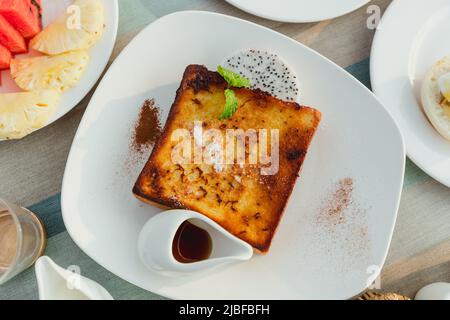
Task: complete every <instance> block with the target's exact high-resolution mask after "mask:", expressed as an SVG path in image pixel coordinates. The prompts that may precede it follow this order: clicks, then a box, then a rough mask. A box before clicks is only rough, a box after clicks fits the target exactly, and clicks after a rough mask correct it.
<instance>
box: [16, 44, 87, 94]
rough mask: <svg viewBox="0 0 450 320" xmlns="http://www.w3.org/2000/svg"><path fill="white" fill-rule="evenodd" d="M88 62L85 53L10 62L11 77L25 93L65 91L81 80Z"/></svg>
mask: <svg viewBox="0 0 450 320" xmlns="http://www.w3.org/2000/svg"><path fill="white" fill-rule="evenodd" d="M88 62H89V54H88V53H87V52H86V51H73V52H68V53H63V54H60V55H57V56H42V57H34V58H26V59H13V60H12V61H11V76H12V77H13V79H14V81H15V82H16V83H17V85H18V86H19V87H20V88H21V89H23V90H25V91H34V90H46V89H52V90H58V91H65V90H67V89H69V88H72V87H73V86H75V85H76V84H77V83H78V81H79V80H80V79H81V76H82V75H83V72H84V70H85V69H86V67H87V65H88Z"/></svg>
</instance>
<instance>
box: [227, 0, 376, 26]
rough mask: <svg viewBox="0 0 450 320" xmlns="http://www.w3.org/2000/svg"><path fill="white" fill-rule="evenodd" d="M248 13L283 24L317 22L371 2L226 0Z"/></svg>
mask: <svg viewBox="0 0 450 320" xmlns="http://www.w3.org/2000/svg"><path fill="white" fill-rule="evenodd" d="M226 1H227V2H229V3H230V4H232V5H234V6H235V7H238V8H239V9H241V10H243V11H246V12H248V13H251V14H254V15H255V16H259V17H262V18H266V19H270V20H275V21H282V22H315V21H322V20H327V19H332V18H336V17H339V16H342V15H344V14H347V13H349V12H351V11H354V10H356V9H358V8H360V7H362V6H363V5H365V4H366V3H368V2H369V1H370V0H345V1H342V0H278V1H274V0H258V1H256V0H226Z"/></svg>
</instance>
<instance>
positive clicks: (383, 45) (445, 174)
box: [370, 0, 450, 187]
mask: <svg viewBox="0 0 450 320" xmlns="http://www.w3.org/2000/svg"><path fill="white" fill-rule="evenodd" d="M449 21H450V2H449V1H448V0H428V1H422V0H396V1H394V2H393V3H392V4H391V5H390V6H389V8H388V10H387V11H386V13H385V14H384V16H383V19H382V21H381V24H380V27H379V30H378V31H377V33H376V36H375V40H374V43H373V47H372V55H371V68H370V69H371V70H370V73H371V80H372V88H373V91H374V92H375V94H376V95H377V96H378V97H379V98H380V99H381V101H382V102H383V103H384V105H385V106H386V108H388V110H389V111H390V113H391V114H392V116H393V117H394V118H395V120H396V121H397V123H398V125H399V126H400V129H401V131H402V134H403V136H404V138H405V143H406V149H407V153H408V156H409V157H410V158H411V160H412V161H414V162H415V163H416V164H417V165H418V166H419V167H420V168H421V169H422V170H424V171H425V172H426V173H427V174H429V175H430V176H431V177H433V178H434V179H436V180H438V181H439V182H441V183H443V184H444V185H446V186H447V187H450V142H449V141H447V140H445V139H444V138H443V137H441V136H440V135H439V134H438V133H437V131H436V130H435V129H434V128H433V126H432V125H431V123H430V122H429V121H428V118H427V117H426V115H425V113H424V112H423V111H422V107H421V102H420V88H421V85H422V79H423V78H424V77H425V75H426V73H427V72H428V71H429V70H430V68H431V66H432V65H433V64H434V63H435V62H436V61H437V60H439V59H440V58H442V57H444V56H446V55H448V54H450V43H449V42H448V41H442V37H445V36H444V35H447V34H450V23H449Z"/></svg>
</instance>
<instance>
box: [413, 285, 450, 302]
mask: <svg viewBox="0 0 450 320" xmlns="http://www.w3.org/2000/svg"><path fill="white" fill-rule="evenodd" d="M415 300H450V283H446V282H438V283H432V284H429V285H427V286H426V287H423V288H422V289H420V290H419V292H417V294H416V297H415Z"/></svg>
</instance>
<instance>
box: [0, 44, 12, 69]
mask: <svg viewBox="0 0 450 320" xmlns="http://www.w3.org/2000/svg"><path fill="white" fill-rule="evenodd" d="M10 63H11V52H10V51H9V50H8V49H6V48H5V47H4V46H2V45H1V44H0V70H2V69H8V68H9V64H10Z"/></svg>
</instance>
